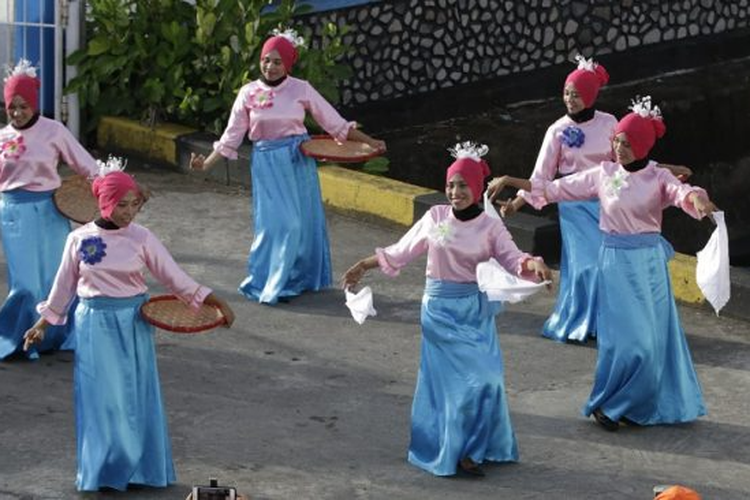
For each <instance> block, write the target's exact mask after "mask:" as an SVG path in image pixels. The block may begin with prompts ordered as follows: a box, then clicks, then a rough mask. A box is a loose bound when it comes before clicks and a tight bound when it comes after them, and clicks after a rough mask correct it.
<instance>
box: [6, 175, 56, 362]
mask: <svg viewBox="0 0 750 500" xmlns="http://www.w3.org/2000/svg"><path fill="white" fill-rule="evenodd" d="M52 193H53V191H42V192H33V191H25V190H22V189H15V190H12V191H5V192H3V194H2V200H1V201H0V223H1V224H2V239H3V252H4V253H5V259H6V261H7V263H8V290H9V293H8V298H7V299H5V303H4V304H3V306H2V309H0V359H3V358H5V357H7V356H9V355H11V354H13V353H14V352H16V351H20V350H21V349H22V348H23V334H24V333H26V330H28V329H29V328H31V326H33V325H34V323H35V322H36V320H37V318H38V317H39V315H38V314H37V312H36V305H37V304H38V303H39V302H41V301H42V300H44V299H46V298H47V295H48V294H49V291H50V289H51V288H52V283H53V282H54V280H55V274H57V268H58V267H59V266H60V261H61V260H62V254H63V249H64V248H65V240H66V238H67V237H68V233H69V232H70V223H69V222H68V220H67V219H66V218H64V217H63V216H62V215H60V212H58V211H57V208H56V207H55V205H54V203H53V201H52ZM68 331H69V327H68V326H54V327H50V328H48V329H47V335H46V336H45V338H44V341H43V342H42V343H41V344H37V345H35V346H34V347H32V348H31V349H30V350H29V352H28V353H27V354H26V355H27V356H28V357H29V358H32V359H36V358H38V357H39V355H38V352H43V351H49V350H53V349H59V348H61V347H64V348H69V347H71V346H68V345H63V344H64V343H65V341H66V339H67V338H68Z"/></svg>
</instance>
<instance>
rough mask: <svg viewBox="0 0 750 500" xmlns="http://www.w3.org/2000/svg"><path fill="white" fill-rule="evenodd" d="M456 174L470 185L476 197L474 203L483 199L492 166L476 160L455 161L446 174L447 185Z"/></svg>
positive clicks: (463, 159)
mask: <svg viewBox="0 0 750 500" xmlns="http://www.w3.org/2000/svg"><path fill="white" fill-rule="evenodd" d="M456 174H460V175H461V177H463V178H464V180H465V181H466V184H468V185H469V189H470V190H471V194H472V195H474V203H477V202H479V200H480V199H482V192H483V191H484V179H486V178H487V176H488V175H490V166H489V165H487V162H486V161H484V160H475V159H474V158H459V159H457V160H456V161H454V162H453V163H452V164H451V166H450V167H448V171H447V172H446V174H445V181H446V184H447V183H448V182H449V181H450V180H451V177H453V176H454V175H456Z"/></svg>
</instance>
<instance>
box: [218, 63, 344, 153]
mask: <svg viewBox="0 0 750 500" xmlns="http://www.w3.org/2000/svg"><path fill="white" fill-rule="evenodd" d="M307 111H309V112H310V114H311V115H312V116H313V118H314V119H315V121H316V122H318V125H320V126H321V127H322V128H323V129H324V130H325V131H326V132H328V133H329V134H330V135H331V136H333V137H334V138H336V139H338V140H340V141H344V140H346V137H347V135H348V134H349V129H351V128H352V127H353V126H355V123H354V122H348V121H346V120H344V119H343V118H342V117H341V115H339V113H338V111H336V109H335V108H334V107H333V106H331V104H330V103H329V102H328V101H326V100H325V99H324V98H323V96H321V95H320V94H319V93H318V91H317V90H315V89H314V88H313V86H312V85H310V84H309V83H308V82H307V81H305V80H300V79H299V78H294V77H291V76H287V78H286V80H284V81H283V82H281V83H280V84H279V85H277V86H276V87H269V86H268V85H266V84H265V83H263V82H261V81H260V80H255V81H253V82H250V83H248V84H247V85H245V86H243V87H242V88H241V89H240V91H239V92H238V94H237V98H236V99H235V101H234V105H233V106H232V112H231V114H230V115H229V123H228V124H227V128H226V129H225V130H224V133H223V134H222V136H221V138H220V139H219V140H218V141H217V142H215V143H214V150H216V151H218V152H219V153H220V154H221V155H222V156H224V157H226V158H229V159H231V160H234V159H237V148H238V147H239V146H240V144H242V139H244V137H245V135H247V137H248V138H249V139H250V140H251V141H258V140H263V139H266V140H269V139H281V138H283V137H288V136H292V135H300V134H306V133H307V129H306V128H305V123H304V121H305V113H306V112H307Z"/></svg>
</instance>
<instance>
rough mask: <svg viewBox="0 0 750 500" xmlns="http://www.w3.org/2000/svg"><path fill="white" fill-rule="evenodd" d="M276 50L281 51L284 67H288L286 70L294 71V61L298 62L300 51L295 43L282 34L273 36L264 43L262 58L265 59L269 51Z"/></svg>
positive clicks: (261, 52)
mask: <svg viewBox="0 0 750 500" xmlns="http://www.w3.org/2000/svg"><path fill="white" fill-rule="evenodd" d="M274 50H277V51H278V52H279V56H281V61H282V62H283V63H284V68H286V72H287V73H289V72H290V71H292V66H294V63H295V62H297V58H298V57H299V53H298V52H297V48H296V47H295V46H294V44H293V43H292V42H290V41H289V39H287V38H285V37H283V36H281V35H276V36H272V37H271V38H269V39H268V40H266V43H264V44H263V48H262V49H261V51H260V58H261V59H263V58H264V57H266V55H268V53H269V52H271V51H274Z"/></svg>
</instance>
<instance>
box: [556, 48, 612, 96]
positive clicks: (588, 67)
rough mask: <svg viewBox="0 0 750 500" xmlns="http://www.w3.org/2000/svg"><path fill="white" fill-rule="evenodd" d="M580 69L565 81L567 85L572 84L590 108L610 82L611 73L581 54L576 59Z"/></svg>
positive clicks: (574, 71)
mask: <svg viewBox="0 0 750 500" xmlns="http://www.w3.org/2000/svg"><path fill="white" fill-rule="evenodd" d="M575 60H576V62H577V63H578V67H577V68H576V69H575V70H573V71H572V72H571V73H570V74H569V75H568V77H567V78H566V79H565V85H568V84H569V83H572V84H573V86H575V88H576V91H577V92H578V94H579V95H580V96H581V99H582V100H583V104H584V105H585V106H586V107H587V108H590V107H591V106H593V105H594V102H595V101H596V96H597V95H598V94H599V89H600V88H601V87H603V86H604V85H606V84H607V82H609V73H607V70H606V69H604V66H602V65H601V64H599V63H596V62H594V60H593V59H586V58H585V57H583V56H582V55H581V54H577V55H576V57H575Z"/></svg>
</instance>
